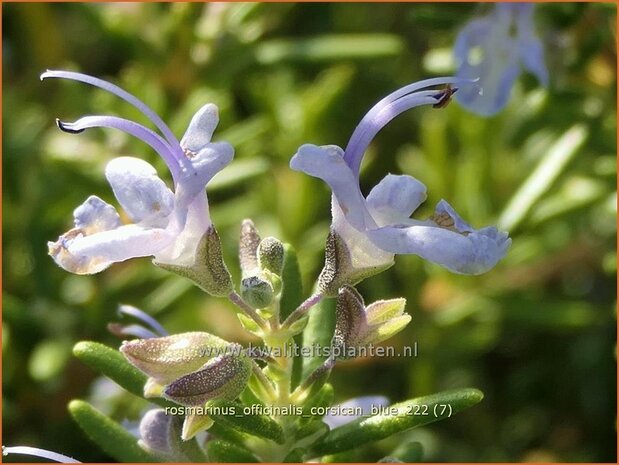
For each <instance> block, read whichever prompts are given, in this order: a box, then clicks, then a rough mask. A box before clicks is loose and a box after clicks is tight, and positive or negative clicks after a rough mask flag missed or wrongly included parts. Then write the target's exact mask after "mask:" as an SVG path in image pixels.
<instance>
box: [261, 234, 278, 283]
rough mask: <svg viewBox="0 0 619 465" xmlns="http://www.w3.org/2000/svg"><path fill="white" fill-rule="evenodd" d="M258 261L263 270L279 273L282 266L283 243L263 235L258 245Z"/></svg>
mask: <svg viewBox="0 0 619 465" xmlns="http://www.w3.org/2000/svg"><path fill="white" fill-rule="evenodd" d="M258 263H259V265H260V268H262V269H263V270H268V271H270V272H271V273H275V274H276V275H281V274H282V268H283V266H284V244H282V243H281V241H280V240H278V239H276V238H274V237H265V238H264V239H263V240H262V242H260V245H259V246H258Z"/></svg>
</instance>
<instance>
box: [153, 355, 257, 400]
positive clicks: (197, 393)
mask: <svg viewBox="0 0 619 465" xmlns="http://www.w3.org/2000/svg"><path fill="white" fill-rule="evenodd" d="M251 363H252V362H251V359H250V358H249V357H247V356H246V355H242V354H239V355H237V354H232V353H231V354H226V355H221V356H219V357H216V358H214V359H212V360H210V361H209V362H207V363H206V364H205V365H204V366H203V367H202V368H201V369H200V370H198V371H195V372H193V373H190V374H188V375H185V376H182V377H180V378H178V379H177V380H176V381H174V382H172V383H170V384H169V385H168V386H166V388H165V390H164V393H163V394H164V397H165V398H167V399H169V400H172V401H174V402H177V403H179V404H182V405H186V406H198V405H204V403H205V402H206V401H207V400H210V399H216V398H217V399H226V400H234V399H236V398H237V397H238V396H239V394H240V393H241V391H243V389H244V388H245V386H246V385H247V381H248V380H249V376H250V375H251Z"/></svg>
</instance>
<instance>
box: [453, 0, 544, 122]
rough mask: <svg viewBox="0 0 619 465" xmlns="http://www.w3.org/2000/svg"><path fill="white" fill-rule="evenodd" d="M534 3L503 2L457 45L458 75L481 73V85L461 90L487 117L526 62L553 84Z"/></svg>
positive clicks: (502, 102) (474, 109)
mask: <svg viewBox="0 0 619 465" xmlns="http://www.w3.org/2000/svg"><path fill="white" fill-rule="evenodd" d="M534 8H535V5H534V4H532V3H497V4H496V5H495V6H494V9H493V10H492V11H491V12H490V13H489V14H488V15H486V16H484V17H481V18H476V19H473V20H472V21H470V22H469V23H468V24H467V25H466V26H464V28H463V29H462V30H461V31H460V33H459V34H458V37H457V39H456V43H455V45H454V55H455V58H456V65H457V67H458V73H457V75H458V77H460V78H463V79H477V78H479V81H478V85H479V88H475V87H473V86H471V87H469V88H466V89H465V88H463V89H461V92H458V94H457V95H456V100H457V101H458V102H459V103H460V104H461V105H463V106H464V107H465V108H467V109H469V110H471V111H472V112H475V113H478V114H480V115H484V116H489V115H493V114H495V113H497V112H498V111H499V110H501V109H502V108H503V107H504V106H505V105H506V104H507V101H508V100H509V94H510V90H511V88H512V86H513V85H514V82H515V80H516V79H517V78H518V76H519V75H520V73H521V71H522V68H523V67H524V68H525V69H526V70H527V71H529V72H531V73H532V74H534V75H535V77H537V79H538V80H539V82H540V83H541V84H542V85H544V86H547V85H548V70H547V69H546V65H545V63H544V49H543V46H542V43H541V41H540V40H539V38H538V37H537V36H536V35H535V31H534V28H533V9H534Z"/></svg>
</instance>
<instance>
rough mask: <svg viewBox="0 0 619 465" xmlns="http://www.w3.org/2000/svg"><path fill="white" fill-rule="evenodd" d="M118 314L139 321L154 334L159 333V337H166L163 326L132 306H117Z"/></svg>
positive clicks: (166, 333)
mask: <svg viewBox="0 0 619 465" xmlns="http://www.w3.org/2000/svg"><path fill="white" fill-rule="evenodd" d="M118 314H119V315H129V316H132V317H133V318H135V319H136V320H140V321H141V322H142V323H144V324H146V325H147V326H149V327H150V328H152V329H153V330H154V332H156V333H159V334H160V335H161V336H167V335H168V332H167V331H166V330H165V328H164V327H163V326H161V324H160V323H159V322H158V321H157V320H155V319H154V318H153V317H152V316H150V315H149V314H148V313H146V312H144V311H142V310H140V309H139V308H136V307H133V306H132V305H119V306H118Z"/></svg>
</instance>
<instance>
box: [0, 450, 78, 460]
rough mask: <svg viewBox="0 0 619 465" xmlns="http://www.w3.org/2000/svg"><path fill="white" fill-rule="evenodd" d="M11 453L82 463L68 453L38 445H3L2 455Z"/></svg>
mask: <svg viewBox="0 0 619 465" xmlns="http://www.w3.org/2000/svg"><path fill="white" fill-rule="evenodd" d="M9 454H16V455H17V454H19V455H31V456H33V457H42V458H44V459H49V460H53V461H55V462H60V463H82V462H80V461H79V460H75V459H74V458H72V457H68V456H66V455H62V454H59V453H57V452H52V451H50V450H45V449H39V448H37V447H27V446H15V447H5V446H2V455H4V456H6V455H9Z"/></svg>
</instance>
